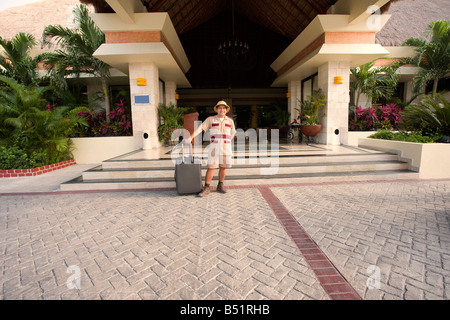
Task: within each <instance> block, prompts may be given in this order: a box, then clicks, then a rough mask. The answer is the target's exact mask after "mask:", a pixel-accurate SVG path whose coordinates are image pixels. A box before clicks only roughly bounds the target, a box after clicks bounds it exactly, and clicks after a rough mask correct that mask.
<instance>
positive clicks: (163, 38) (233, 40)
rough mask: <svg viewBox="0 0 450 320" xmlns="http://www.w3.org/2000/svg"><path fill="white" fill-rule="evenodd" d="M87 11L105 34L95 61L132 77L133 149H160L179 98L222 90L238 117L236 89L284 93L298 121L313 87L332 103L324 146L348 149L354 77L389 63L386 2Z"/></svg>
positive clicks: (181, 3) (300, 0)
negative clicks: (146, 137)
mask: <svg viewBox="0 0 450 320" xmlns="http://www.w3.org/2000/svg"><path fill="white" fill-rule="evenodd" d="M81 2H83V3H89V4H93V5H94V7H95V8H96V14H95V15H94V20H95V22H96V23H97V25H98V26H99V27H100V29H102V30H103V31H104V32H105V39H106V43H105V44H103V45H102V46H101V47H100V48H99V49H98V50H97V51H96V52H95V54H94V55H95V56H96V57H98V58H100V59H101V60H103V61H105V62H106V63H108V64H110V65H111V66H113V67H116V68H118V69H119V70H121V71H123V72H125V73H127V74H128V75H129V79H130V89H131V95H132V97H134V98H135V99H134V102H133V103H132V109H133V110H134V113H133V119H139V120H136V121H140V122H139V123H135V122H136V121H135V120H133V134H134V135H135V138H136V142H139V139H140V134H141V132H142V131H143V130H150V132H151V137H152V139H154V140H157V135H156V128H157V123H156V122H155V119H157V112H156V109H157V106H158V103H159V102H160V101H163V100H165V102H171V101H173V99H174V97H179V96H180V95H179V94H177V93H176V90H177V89H183V88H192V90H191V92H193V91H195V90H196V89H197V90H199V89H201V90H202V93H199V94H197V95H196V97H194V98H195V99H196V101H202V100H203V101H205V99H207V98H206V97H205V95H207V94H210V93H211V90H216V89H225V90H228V96H227V97H223V96H222V97H216V99H224V100H226V101H227V102H228V103H229V104H230V105H232V106H233V107H234V105H235V104H234V102H237V101H234V100H233V99H234V98H236V96H235V95H233V94H235V93H236V89H244V90H245V91H247V92H251V90H248V89H264V88H266V89H268V88H269V87H280V88H284V89H285V90H286V95H285V98H284V102H285V103H286V101H287V104H288V111H289V113H290V114H291V117H292V118H291V119H290V120H292V119H295V118H296V112H297V111H296V107H297V105H298V101H302V99H303V98H304V96H305V95H308V94H311V93H308V92H306V90H305V85H304V84H303V82H304V81H306V79H308V78H311V77H313V80H312V82H313V84H315V85H317V88H320V89H321V90H322V91H323V92H324V94H325V96H326V97H327V106H326V110H324V114H323V115H322V116H321V118H322V119H321V123H322V124H323V129H322V131H321V133H320V134H319V136H318V137H319V142H320V143H325V144H340V143H344V144H345V143H346V142H347V132H348V102H349V83H350V81H349V78H350V68H351V67H356V66H358V65H362V64H364V63H367V62H369V61H372V60H374V59H377V58H381V57H385V56H388V55H389V52H388V51H387V50H386V49H384V48H383V47H382V46H381V45H380V44H376V42H375V39H376V38H375V36H376V33H377V32H378V31H380V30H381V29H382V28H383V26H384V24H385V23H386V22H387V20H388V19H389V16H388V15H384V14H382V13H383V9H382V8H383V7H386V5H389V2H390V1H389V0H210V1H205V0H81ZM314 77H315V78H314ZM141 79H144V80H145V79H147V80H148V81H147V82H144V83H146V84H144V85H142V82H141V81H139V80H141ZM336 79H340V80H339V81H337V80H336ZM312 87H314V86H312ZM205 89H206V90H205ZM272 89H275V90H276V89H277V88H272ZM233 90H234V92H233ZM267 91H268V90H267ZM253 92H256V91H253ZM181 95H183V94H181ZM142 97H144V98H145V99H144V100H141V99H140V98H142ZM163 97H166V99H163ZM256 98H259V97H256ZM227 99H228V100H227ZM253 100H254V99H253ZM141 101H146V102H145V103H142V102H141ZM208 101H209V100H208ZM255 101H256V100H255ZM253 102H254V101H253ZM208 103H209V102H208ZM211 105H212V104H211ZM236 105H238V104H237V103H236ZM253 106H254V104H253V103H252V104H251V105H250V107H253ZM252 110H253V109H252ZM146 117H147V118H146ZM289 122H290V121H289ZM153 144H156V143H153ZM136 146H139V143H136Z"/></svg>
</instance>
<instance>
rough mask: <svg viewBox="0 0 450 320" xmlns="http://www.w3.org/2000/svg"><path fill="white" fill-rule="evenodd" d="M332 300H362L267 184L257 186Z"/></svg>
mask: <svg viewBox="0 0 450 320" xmlns="http://www.w3.org/2000/svg"><path fill="white" fill-rule="evenodd" d="M257 188H258V190H259V192H261V195H262V196H263V197H264V199H265V200H266V201H267V203H268V204H269V206H270V208H271V209H272V211H273V212H274V214H275V216H276V217H277V219H278V221H279V222H280V223H281V225H282V226H283V228H284V230H285V231H286V233H287V234H288V235H289V237H290V238H291V239H292V241H293V242H294V243H295V245H296V246H297V248H298V249H299V250H300V252H301V254H302V255H303V257H304V258H305V260H306V262H307V263H308V264H309V266H310V267H311V269H312V271H313V272H314V273H315V275H316V277H317V279H318V280H319V282H320V284H321V286H322V288H323V289H324V290H325V292H326V293H327V294H328V296H329V297H330V298H331V299H332V300H362V298H361V297H360V296H359V295H358V293H357V292H356V291H355V289H353V287H352V286H351V285H350V284H349V283H348V281H347V280H346V279H345V278H344V277H343V276H342V275H341V273H340V272H339V271H338V270H337V269H336V267H335V266H334V265H333V264H332V263H331V261H330V260H329V259H328V257H327V256H326V255H325V254H324V253H323V251H322V250H321V249H320V248H319V246H318V245H317V244H316V243H315V242H314V240H313V239H311V237H310V236H309V235H308V234H307V233H306V231H305V230H304V229H303V228H302V226H301V225H300V224H299V223H298V221H297V220H296V219H295V218H294V217H293V216H292V214H291V213H290V212H289V211H288V209H287V208H286V207H285V206H284V205H283V204H282V203H281V201H280V200H279V199H278V198H277V197H276V196H275V194H274V193H273V192H272V190H270V188H269V187H267V186H258V187H257Z"/></svg>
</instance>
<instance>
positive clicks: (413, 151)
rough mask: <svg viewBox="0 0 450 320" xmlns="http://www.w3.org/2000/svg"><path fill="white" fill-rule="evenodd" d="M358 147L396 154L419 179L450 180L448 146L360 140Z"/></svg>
mask: <svg viewBox="0 0 450 320" xmlns="http://www.w3.org/2000/svg"><path fill="white" fill-rule="evenodd" d="M358 146H360V147H361V148H367V149H374V150H378V151H383V152H389V153H394V154H398V157H399V160H401V161H406V162H408V163H409V166H410V170H412V171H416V172H419V176H420V178H434V179H436V178H450V144H447V143H413V142H403V141H392V140H381V139H371V138H362V139H359V143H358Z"/></svg>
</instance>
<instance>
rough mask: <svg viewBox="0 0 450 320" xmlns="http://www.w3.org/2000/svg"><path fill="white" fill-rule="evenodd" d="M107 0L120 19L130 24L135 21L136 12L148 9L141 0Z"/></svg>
mask: <svg viewBox="0 0 450 320" xmlns="http://www.w3.org/2000/svg"><path fill="white" fill-rule="evenodd" d="M106 2H107V3H108V5H109V6H110V7H111V8H112V9H113V10H114V12H115V13H116V14H117V15H118V16H119V17H120V19H121V20H122V21H123V22H125V23H128V24H133V23H134V19H133V15H134V13H136V12H146V11H147V10H146V8H145V7H144V5H143V4H142V2H141V1H140V0H132V1H127V0H106Z"/></svg>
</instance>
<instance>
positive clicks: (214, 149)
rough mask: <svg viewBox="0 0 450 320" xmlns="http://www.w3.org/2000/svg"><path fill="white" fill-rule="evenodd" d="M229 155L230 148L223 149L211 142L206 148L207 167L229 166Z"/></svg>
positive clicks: (230, 164) (230, 159)
mask: <svg viewBox="0 0 450 320" xmlns="http://www.w3.org/2000/svg"><path fill="white" fill-rule="evenodd" d="M231 155H232V152H231V148H230V149H229V150H223V149H222V148H221V147H219V146H218V145H215V144H211V145H210V146H209V149H208V162H207V165H208V168H211V169H216V168H231V166H232V157H231Z"/></svg>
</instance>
